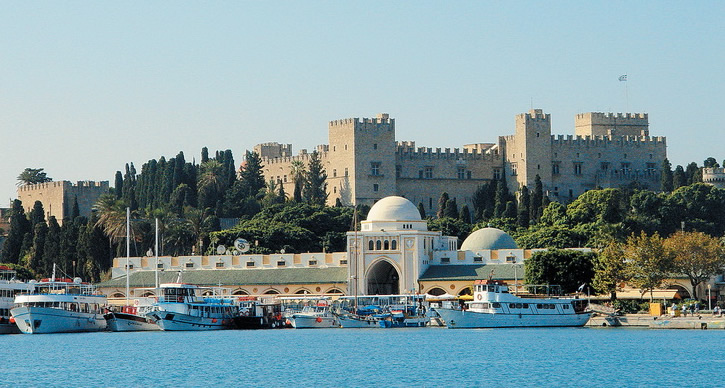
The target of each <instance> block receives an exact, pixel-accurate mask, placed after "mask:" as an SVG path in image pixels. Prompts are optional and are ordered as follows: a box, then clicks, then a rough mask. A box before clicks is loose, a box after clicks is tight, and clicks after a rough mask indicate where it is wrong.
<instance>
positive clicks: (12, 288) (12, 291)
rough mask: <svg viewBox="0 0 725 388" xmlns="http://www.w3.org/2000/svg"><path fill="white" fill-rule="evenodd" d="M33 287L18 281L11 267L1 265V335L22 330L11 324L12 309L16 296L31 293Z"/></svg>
mask: <svg viewBox="0 0 725 388" xmlns="http://www.w3.org/2000/svg"><path fill="white" fill-rule="evenodd" d="M32 289H33V286H32V285H30V284H29V283H27V282H22V281H20V280H17V272H16V271H15V270H13V269H11V268H10V267H7V266H4V265H0V334H17V333H20V329H18V326H17V325H16V324H15V322H14V321H12V322H11V318H12V317H11V316H10V309H12V308H13V304H14V303H15V296H16V295H17V294H19V293H21V292H30V290H32Z"/></svg>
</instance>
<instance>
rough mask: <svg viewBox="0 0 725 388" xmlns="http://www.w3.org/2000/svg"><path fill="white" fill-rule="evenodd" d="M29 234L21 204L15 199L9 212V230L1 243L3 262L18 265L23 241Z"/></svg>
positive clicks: (27, 222)
mask: <svg viewBox="0 0 725 388" xmlns="http://www.w3.org/2000/svg"><path fill="white" fill-rule="evenodd" d="M29 232H30V222H29V221H28V219H27V218H26V217H25V210H24V209H23V203H22V202H20V200H18V199H16V200H14V201H13V207H12V210H11V211H10V229H9V230H8V232H7V238H6V239H5V242H4V243H3V251H2V253H3V254H2V257H3V261H5V262H7V263H12V264H18V260H19V258H20V253H21V251H22V247H23V239H24V238H25V235H26V234H28V233H29Z"/></svg>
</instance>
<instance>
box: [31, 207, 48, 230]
mask: <svg viewBox="0 0 725 388" xmlns="http://www.w3.org/2000/svg"><path fill="white" fill-rule="evenodd" d="M28 218H29V219H30V228H31V229H33V230H34V229H35V225H38V224H39V223H41V222H45V210H44V209H43V203H42V202H40V201H35V203H33V209H32V210H30V214H28Z"/></svg>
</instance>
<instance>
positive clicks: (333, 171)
mask: <svg viewBox="0 0 725 388" xmlns="http://www.w3.org/2000/svg"><path fill="white" fill-rule="evenodd" d="M332 177H333V178H336V177H337V169H336V168H333V169H332Z"/></svg>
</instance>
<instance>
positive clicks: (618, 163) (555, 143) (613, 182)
mask: <svg viewBox="0 0 725 388" xmlns="http://www.w3.org/2000/svg"><path fill="white" fill-rule="evenodd" d="M551 148H552V170H556V171H558V173H557V174H553V175H552V181H551V184H550V187H548V188H546V189H547V190H549V191H550V192H551V193H552V194H553V197H554V198H558V199H559V200H563V201H571V200H573V199H574V198H576V197H577V196H578V195H580V194H581V193H583V192H584V191H586V190H591V189H594V188H597V187H620V186H623V185H626V184H629V183H631V182H635V181H636V182H638V183H639V184H640V185H642V186H644V187H646V188H649V189H650V190H655V191H657V190H659V188H660V176H661V172H662V171H661V168H662V161H663V160H664V159H665V158H666V157H667V143H666V139H665V138H664V137H646V136H622V137H612V136H595V137H590V136H586V137H580V136H571V135H567V136H561V135H559V136H552V137H551ZM554 165H557V167H554Z"/></svg>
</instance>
